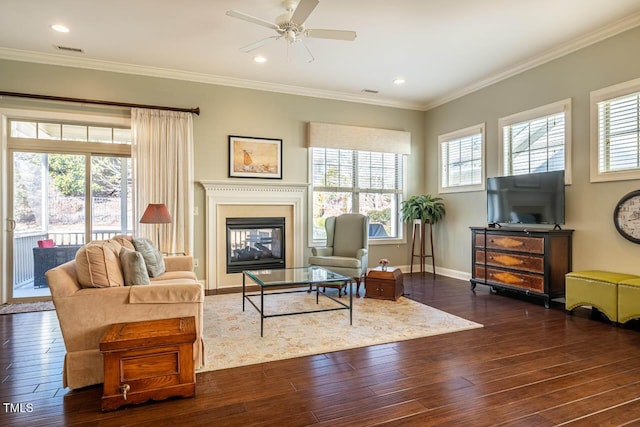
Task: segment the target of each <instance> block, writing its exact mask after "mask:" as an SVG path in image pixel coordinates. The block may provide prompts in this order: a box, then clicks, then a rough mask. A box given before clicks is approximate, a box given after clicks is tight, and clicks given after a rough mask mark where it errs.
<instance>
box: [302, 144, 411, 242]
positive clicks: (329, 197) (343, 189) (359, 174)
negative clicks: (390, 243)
mask: <svg viewBox="0 0 640 427" xmlns="http://www.w3.org/2000/svg"><path fill="white" fill-rule="evenodd" d="M310 156H311V175H312V176H311V180H312V184H313V190H312V192H313V215H312V217H313V223H312V230H313V233H312V238H313V240H314V241H315V240H322V239H324V237H325V236H324V225H323V224H324V219H325V218H327V217H329V216H335V215H340V214H343V213H361V214H364V215H368V216H369V217H370V220H371V223H372V224H378V225H379V227H381V228H383V229H384V230H383V231H384V232H382V231H380V230H379V231H378V232H376V234H375V235H371V237H372V238H381V237H382V238H384V237H387V238H399V237H400V233H401V222H400V217H399V215H398V212H399V209H400V208H399V206H400V203H401V202H402V192H403V188H404V182H403V155H401V154H395V153H384V152H373V151H359V150H346V149H338V148H326V147H313V148H311V149H310ZM374 228H375V227H374ZM370 232H371V229H370Z"/></svg>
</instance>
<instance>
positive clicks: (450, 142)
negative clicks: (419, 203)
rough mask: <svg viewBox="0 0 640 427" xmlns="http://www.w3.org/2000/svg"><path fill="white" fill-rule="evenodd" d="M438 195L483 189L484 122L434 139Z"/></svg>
mask: <svg viewBox="0 0 640 427" xmlns="http://www.w3.org/2000/svg"><path fill="white" fill-rule="evenodd" d="M438 143H439V146H440V158H439V169H440V182H439V184H440V185H439V188H440V192H441V193H453V192H461V191H475V190H484V181H485V179H484V176H485V173H484V170H485V168H484V123H483V124H481V125H476V126H471V127H468V128H466V129H461V130H458V131H455V132H451V133H448V134H446V135H440V136H439V137H438Z"/></svg>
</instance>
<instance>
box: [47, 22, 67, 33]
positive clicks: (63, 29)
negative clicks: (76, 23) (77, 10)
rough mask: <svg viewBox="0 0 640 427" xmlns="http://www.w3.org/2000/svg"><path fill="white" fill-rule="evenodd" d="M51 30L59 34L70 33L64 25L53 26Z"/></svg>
mask: <svg viewBox="0 0 640 427" xmlns="http://www.w3.org/2000/svg"><path fill="white" fill-rule="evenodd" d="M51 29H52V30H53V31H57V32H59V33H68V32H69V28H68V27H66V26H64V25H62V24H53V25H52V26H51Z"/></svg>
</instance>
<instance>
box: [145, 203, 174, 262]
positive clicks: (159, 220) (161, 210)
mask: <svg viewBox="0 0 640 427" xmlns="http://www.w3.org/2000/svg"><path fill="white" fill-rule="evenodd" d="M170 222H171V215H170V214H169V210H168V209H167V207H166V206H165V205H164V203H149V206H147V209H146V210H145V211H144V214H142V218H140V223H141V224H155V225H156V237H157V239H158V241H157V245H158V250H159V251H161V250H162V249H161V248H160V224H168V223H170Z"/></svg>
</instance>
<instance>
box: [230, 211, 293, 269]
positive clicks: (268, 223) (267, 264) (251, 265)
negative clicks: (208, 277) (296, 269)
mask: <svg viewBox="0 0 640 427" xmlns="http://www.w3.org/2000/svg"><path fill="white" fill-rule="evenodd" d="M226 225H227V273H228V274H229V273H241V272H242V271H243V270H264V269H281V268H285V239H284V217H282V218H264V217H256V218H227V222H226Z"/></svg>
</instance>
